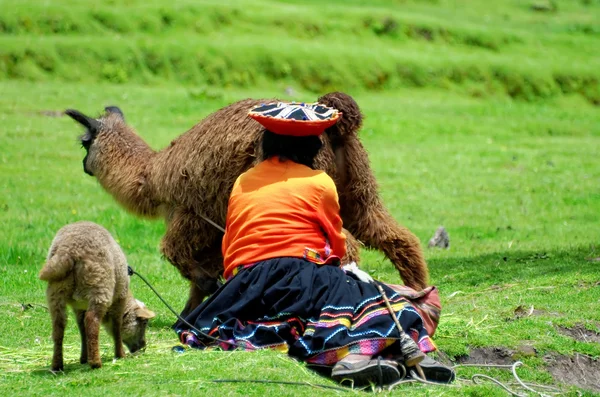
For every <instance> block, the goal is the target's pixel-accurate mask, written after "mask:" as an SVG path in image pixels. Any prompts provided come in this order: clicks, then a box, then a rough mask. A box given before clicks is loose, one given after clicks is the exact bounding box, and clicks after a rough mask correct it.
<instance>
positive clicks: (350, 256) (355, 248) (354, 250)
mask: <svg viewBox="0 0 600 397" xmlns="http://www.w3.org/2000/svg"><path fill="white" fill-rule="evenodd" d="M342 232H343V233H344V234H345V235H346V255H345V256H344V257H343V258H341V259H342V265H345V264H347V263H350V262H356V263H360V246H361V243H360V241H358V240H357V239H356V238H354V236H353V235H352V234H351V233H350V232H349V231H348V230H346V229H342Z"/></svg>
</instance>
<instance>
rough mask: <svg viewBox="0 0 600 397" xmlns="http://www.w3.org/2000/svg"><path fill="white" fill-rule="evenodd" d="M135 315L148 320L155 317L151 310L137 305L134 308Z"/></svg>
mask: <svg viewBox="0 0 600 397" xmlns="http://www.w3.org/2000/svg"><path fill="white" fill-rule="evenodd" d="M135 315H136V316H137V317H138V318H141V319H144V320H150V319H152V318H154V317H156V314H155V313H154V312H153V311H152V310H148V309H146V308H145V307H138V308H137V309H135Z"/></svg>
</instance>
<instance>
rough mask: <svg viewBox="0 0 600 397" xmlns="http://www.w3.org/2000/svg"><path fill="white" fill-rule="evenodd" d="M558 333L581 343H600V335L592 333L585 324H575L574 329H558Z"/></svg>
mask: <svg viewBox="0 0 600 397" xmlns="http://www.w3.org/2000/svg"><path fill="white" fill-rule="evenodd" d="M556 329H557V330H558V332H560V333H561V334H563V335H566V336H569V337H571V338H573V339H575V340H578V341H580V342H590V343H600V333H598V332H595V331H590V330H589V329H587V328H585V326H584V325H583V324H575V326H574V327H572V328H567V327H560V326H559V327H556Z"/></svg>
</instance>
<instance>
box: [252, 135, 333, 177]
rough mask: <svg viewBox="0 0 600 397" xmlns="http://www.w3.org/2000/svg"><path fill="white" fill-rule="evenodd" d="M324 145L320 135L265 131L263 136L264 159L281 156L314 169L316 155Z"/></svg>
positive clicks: (280, 157)
mask: <svg viewBox="0 0 600 397" xmlns="http://www.w3.org/2000/svg"><path fill="white" fill-rule="evenodd" d="M321 147H323V143H322V142H321V138H319V137H318V136H315V135H312V136H290V135H279V134H275V133H273V132H271V131H268V130H267V131H265V133H264V135H263V137H262V159H263V160H266V159H269V158H271V157H275V156H277V157H279V159H280V160H290V161H293V162H295V163H299V164H303V165H305V166H307V167H310V168H313V169H314V162H315V157H317V154H318V153H319V150H321Z"/></svg>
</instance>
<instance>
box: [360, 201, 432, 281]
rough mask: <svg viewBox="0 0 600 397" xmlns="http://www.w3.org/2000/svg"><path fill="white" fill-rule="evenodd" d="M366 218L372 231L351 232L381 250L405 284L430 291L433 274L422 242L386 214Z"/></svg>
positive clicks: (368, 229) (376, 214)
mask: <svg viewBox="0 0 600 397" xmlns="http://www.w3.org/2000/svg"><path fill="white" fill-rule="evenodd" d="M363 216H364V217H365V218H363V219H361V222H365V223H366V224H367V225H369V226H370V227H368V228H362V227H358V228H356V229H354V230H353V229H350V230H352V231H353V233H354V236H355V237H356V238H358V239H360V240H361V241H363V242H364V243H365V245H367V246H368V247H372V248H376V249H379V250H381V251H382V252H383V253H384V254H385V255H386V256H387V257H388V258H389V259H390V261H391V262H392V263H393V264H394V266H395V267H396V269H398V271H399V273H400V277H401V278H402V281H404V284H406V285H407V286H409V287H411V288H414V289H416V290H419V289H423V288H425V287H427V285H428V279H429V271H428V269H427V263H426V262H425V259H424V257H423V251H422V249H421V244H420V242H419V239H418V238H417V237H416V236H415V235H414V234H413V233H411V232H410V230H408V229H407V228H405V227H402V226H400V225H398V224H397V223H396V221H395V220H394V219H393V218H392V217H391V216H390V215H389V214H388V213H387V211H385V210H381V211H377V212H371V211H369V212H368V213H366V214H364V215H363ZM349 228H350V227H349Z"/></svg>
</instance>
